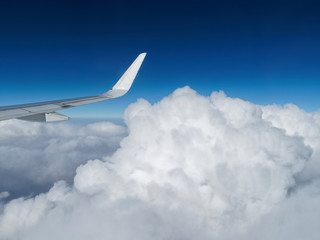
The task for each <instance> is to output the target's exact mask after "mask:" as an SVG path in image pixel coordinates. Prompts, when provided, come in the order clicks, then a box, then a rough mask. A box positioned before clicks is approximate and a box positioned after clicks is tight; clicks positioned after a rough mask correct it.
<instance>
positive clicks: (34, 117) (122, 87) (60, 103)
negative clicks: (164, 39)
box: [0, 53, 146, 122]
mask: <svg viewBox="0 0 320 240" xmlns="http://www.w3.org/2000/svg"><path fill="white" fill-rule="evenodd" d="M145 56H146V53H141V54H140V55H139V56H138V57H137V58H136V60H135V61H134V62H133V63H132V64H131V66H130V67H129V68H128V70H127V71H126V72H125V73H124V74H123V75H122V77H121V78H120V79H119V81H118V82H117V83H116V84H115V85H114V86H113V88H112V89H111V90H109V91H107V92H105V93H103V94H101V95H96V96H90V97H80V98H71V99H64V100H57V101H49V102H40V103H31V104H22V105H14V106H6V107H0V121H2V120H8V119H13V118H16V119H21V120H26V121H36V122H54V121H64V120H68V119H69V117H67V116H65V115H62V114H60V113H56V111H58V110H61V109H66V108H71V107H78V106H81V105H85V104H90V103H95V102H101V101H105V100H108V99H112V98H117V97H121V96H123V95H124V94H126V93H127V92H128V91H129V89H130V87H131V85H132V83H133V80H134V79H135V77H136V75H137V73H138V71H139V68H140V66H141V64H142V62H143V60H144V58H145Z"/></svg>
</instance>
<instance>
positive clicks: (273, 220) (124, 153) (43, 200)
mask: <svg viewBox="0 0 320 240" xmlns="http://www.w3.org/2000/svg"><path fill="white" fill-rule="evenodd" d="M319 116H320V115H319V114H318V113H306V112H304V111H303V110H301V109H299V108H297V107H296V106H293V105H287V106H284V107H280V106H258V105H255V104H252V103H250V102H247V101H243V100H241V99H234V98H229V97H227V96H226V95H225V94H224V93H223V92H213V93H212V94H211V96H210V97H205V96H201V95H199V94H198V93H196V92H195V91H193V90H192V89H190V88H188V87H185V88H181V89H178V90H176V91H175V92H174V93H173V94H171V95H170V96H168V97H166V98H164V99H162V100H161V101H160V102H159V103H156V104H154V105H152V104H150V103H149V102H147V101H146V100H143V99H140V100H138V101H137V102H136V103H133V104H131V105H130V106H129V107H128V108H127V110H126V112H125V121H126V124H127V126H128V136H126V137H124V138H123V139H122V140H121V142H120V147H119V148H118V149H117V150H116V151H115V152H114V153H113V154H105V155H104V157H101V156H100V157H94V156H93V157H92V156H89V155H85V156H86V157H89V158H91V160H90V161H88V162H86V161H83V162H81V161H82V160H81V161H78V160H77V158H78V157H79V154H74V152H76V153H77V149H78V148H80V146H78V144H80V145H81V141H80V143H79V142H77V141H76V142H75V143H73V144H65V146H64V147H65V149H67V150H65V151H62V152H59V154H58V155H57V157H61V158H62V159H65V158H66V157H65V155H68V154H70V155H69V159H70V160H71V159H72V160H73V161H75V164H78V165H79V164H82V165H80V166H79V167H78V168H77V170H76V175H75V177H74V182H73V183H71V184H70V183H69V184H68V183H66V182H65V181H58V182H56V183H55V184H54V186H53V187H52V188H51V189H50V190H49V191H48V192H46V193H41V194H39V195H37V196H35V197H29V198H18V199H14V200H12V201H10V202H8V203H6V204H4V205H3V206H2V207H1V215H0V236H1V237H2V238H3V239H89V238H91V239H102V238H107V239H108V238H110V239H129V238H130V239H221V240H222V239H235V238H239V239H242V238H243V239H301V238H302V236H305V233H306V232H308V233H310V234H311V235H310V237H308V239H316V238H315V237H313V236H318V235H319V234H320V232H319V230H318V228H317V226H316V224H314V223H313V222H314V221H315V220H319V218H320V211H319V210H320V209H319V208H320V207H319V206H318V204H317V203H318V202H319V200H320V191H319V190H320V184H319V182H320V181H319V173H320V171H319V168H318V166H319V158H318V154H319V153H318V151H319V148H318V146H319V145H318V144H319V143H318V142H319V141H318V140H319V139H318V138H319V136H320V132H319V126H320V118H319ZM10 124H15V123H14V122H12V123H10ZM39 126H41V127H40V128H46V127H45V125H34V127H30V128H29V129H27V130H26V129H25V127H21V130H19V131H20V134H21V133H25V136H26V137H28V136H29V137H30V135H31V136H32V133H34V132H37V131H39V130H37V128H39ZM51 126H54V127H52V128H55V126H58V127H61V128H62V127H64V125H51ZM116 127H118V126H113V127H112V129H114V128H116ZM70 128H72V126H68V129H70ZM13 129H14V128H13ZM49 129H50V125H49V126H48V129H47V130H45V132H46V133H48V132H50V130H49ZM103 129H105V125H104V124H101V123H99V124H95V125H91V126H87V127H85V131H84V130H81V129H74V130H70V135H69V136H70V137H71V136H73V134H75V133H76V132H84V135H86V134H87V132H91V131H93V132H94V134H92V136H94V137H97V136H99V137H101V138H107V137H106V135H105V134H101V131H102V132H103ZM107 129H108V128H107ZM120 129H121V130H120ZM120 129H119V131H120V132H121V133H122V134H125V133H124V132H125V130H124V129H123V128H120ZM19 131H18V132H19ZM42 131H44V130H42ZM64 131H66V130H64ZM64 131H58V132H64ZM119 131H115V132H113V134H114V135H115V136H117V137H118V138H117V139H119V136H122V137H123V135H121V134H119ZM11 132H13V133H15V134H17V132H16V130H11ZM52 132H53V133H52V134H57V133H55V132H56V131H52ZM107 132H108V134H109V133H110V129H109V130H107ZM91 133H92V132H91ZM10 134H11V133H10V131H9V133H8V135H7V137H6V136H5V135H3V136H2V140H1V141H2V142H4V141H5V139H6V138H10ZM79 134H80V136H83V135H81V133H76V135H78V136H79ZM17 135H19V134H17ZM36 135H37V134H36ZM44 135H45V136H47V135H48V134H44ZM62 135H63V136H57V137H56V138H55V141H53V142H55V143H54V144H53V145H52V148H49V149H51V150H52V153H55V152H56V150H57V149H59V148H57V146H59V145H58V144H57V142H59V141H60V139H61V138H62V139H65V134H62ZM43 138H44V136H42V138H40V139H43ZM71 138H72V137H71ZM109 140H110V139H109ZM109 140H105V141H102V140H101V139H100V140H99V141H93V142H91V145H90V146H91V147H92V148H88V149H87V151H88V152H90V151H94V149H95V147H97V148H98V149H99V148H102V146H109V145H108V144H110V143H109ZM64 141H66V140H64ZM34 143H35V142H33V144H31V145H30V149H32V148H31V146H32V145H34ZM113 144H114V143H113ZM70 146H71V147H70ZM45 149H46V150H47V149H48V147H47V148H45ZM62 149H64V148H62ZM47 151H48V150H47ZM107 152H108V153H110V151H107ZM111 152H112V151H111ZM67 153H68V154H67ZM87 154H89V153H87ZM100 154H101V151H100ZM58 161H59V160H58ZM53 169H54V168H53ZM58 169H59V168H58ZM56 171H57V169H54V170H53V173H55V172H56ZM31 176H32V175H31ZM1 237H0V238H1Z"/></svg>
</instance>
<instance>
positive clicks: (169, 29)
mask: <svg viewBox="0 0 320 240" xmlns="http://www.w3.org/2000/svg"><path fill="white" fill-rule="evenodd" d="M319 12H320V3H319V2H318V1H308V0H305V1H302V0H301V1H295V0H291V1H281V0H280V1H279V0H278V1H270V0H269V1H256V0H255V1H239V0H238V1H235V0H223V1H163V0H162V1H125V0H121V1H68V0H64V1H15V0H11V1H1V2H0V34H1V37H0V81H1V89H0V105H3V106H4V105H12V104H20V103H30V102H37V101H46V100H56V99H61V98H71V97H80V96H88V95H94V94H100V93H102V92H104V91H107V90H108V89H109V88H111V87H112V86H113V85H114V83H115V82H116V81H117V80H118V78H119V77H120V76H121V75H122V73H123V72H124V71H125V70H126V68H127V67H128V66H129V65H130V64H131V62H132V61H133V60H134V59H135V57H136V56H137V55H138V54H139V53H141V52H147V53H148V55H147V57H146V59H145V62H144V64H143V66H142V68H141V70H140V73H139V75H138V77H137V79H136V81H135V83H134V85H133V87H132V89H131V91H130V92H129V93H128V94H127V95H125V96H124V97H122V98H119V99H114V100H110V101H107V102H102V103H96V104H91V105H88V106H83V107H79V108H75V109H70V110H64V111H63V113H65V114H67V115H69V116H71V117H88V116H92V117H119V116H121V115H122V113H123V110H124V109H125V108H126V107H127V106H128V104H130V103H131V102H133V101H135V100H136V99H138V98H145V99H147V100H149V101H150V102H152V103H154V102H156V101H158V100H160V99H161V98H162V97H164V96H166V95H168V94H170V93H171V92H172V91H173V90H175V89H176V88H178V87H183V86H186V85H188V86H190V87H191V88H193V89H195V90H196V91H198V92H199V93H201V94H205V95H209V94H210V93H211V92H212V91H214V90H223V91H225V92H226V94H227V95H228V96H231V97H239V98H242V99H245V100H248V101H252V102H254V103H256V104H273V103H276V104H286V103H294V104H297V105H298V106H299V107H301V108H303V109H305V110H307V111H316V110H318V109H320V94H319V93H320V91H319V90H320V14H319Z"/></svg>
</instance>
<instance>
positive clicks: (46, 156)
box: [0, 120, 127, 196]
mask: <svg viewBox="0 0 320 240" xmlns="http://www.w3.org/2000/svg"><path fill="white" fill-rule="evenodd" d="M126 135H127V129H126V128H125V127H122V126H119V125H116V124H113V123H111V122H98V123H92V124H87V125H71V124H68V123H58V124H40V123H32V122H23V121H18V120H12V121H2V122H0V192H1V191H9V192H10V193H12V195H15V196H17V195H21V194H25V195H28V194H32V193H39V192H41V191H43V189H48V188H49V187H51V186H52V184H53V183H54V182H55V181H58V180H62V179H63V180H66V181H68V182H72V180H73V177H74V175H75V170H76V168H77V167H78V166H79V165H80V164H84V163H86V162H87V161H88V160H90V159H95V158H101V157H102V156H108V155H111V154H112V153H113V152H114V151H115V150H116V149H117V148H118V147H119V142H120V140H121V139H122V138H123V137H124V136H126Z"/></svg>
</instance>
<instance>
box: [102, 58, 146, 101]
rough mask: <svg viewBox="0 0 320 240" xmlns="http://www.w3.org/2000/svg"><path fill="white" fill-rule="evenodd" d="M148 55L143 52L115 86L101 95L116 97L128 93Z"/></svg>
mask: <svg viewBox="0 0 320 240" xmlns="http://www.w3.org/2000/svg"><path fill="white" fill-rule="evenodd" d="M146 55H147V53H141V54H140V55H139V56H138V57H137V58H136V60H134V62H133V63H132V64H131V66H130V67H129V68H128V70H127V71H126V72H125V73H124V74H123V75H122V77H121V78H120V79H119V81H118V82H117V83H116V84H115V85H114V86H113V88H112V89H111V90H110V91H108V92H106V93H104V94H102V95H101V96H103V97H108V98H116V97H120V96H122V95H124V94H126V93H127V92H128V91H129V89H130V87H131V85H132V83H133V80H134V79H135V77H136V75H137V73H138V71H139V69H140V67H141V64H142V62H143V60H144V58H145V56H146Z"/></svg>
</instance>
